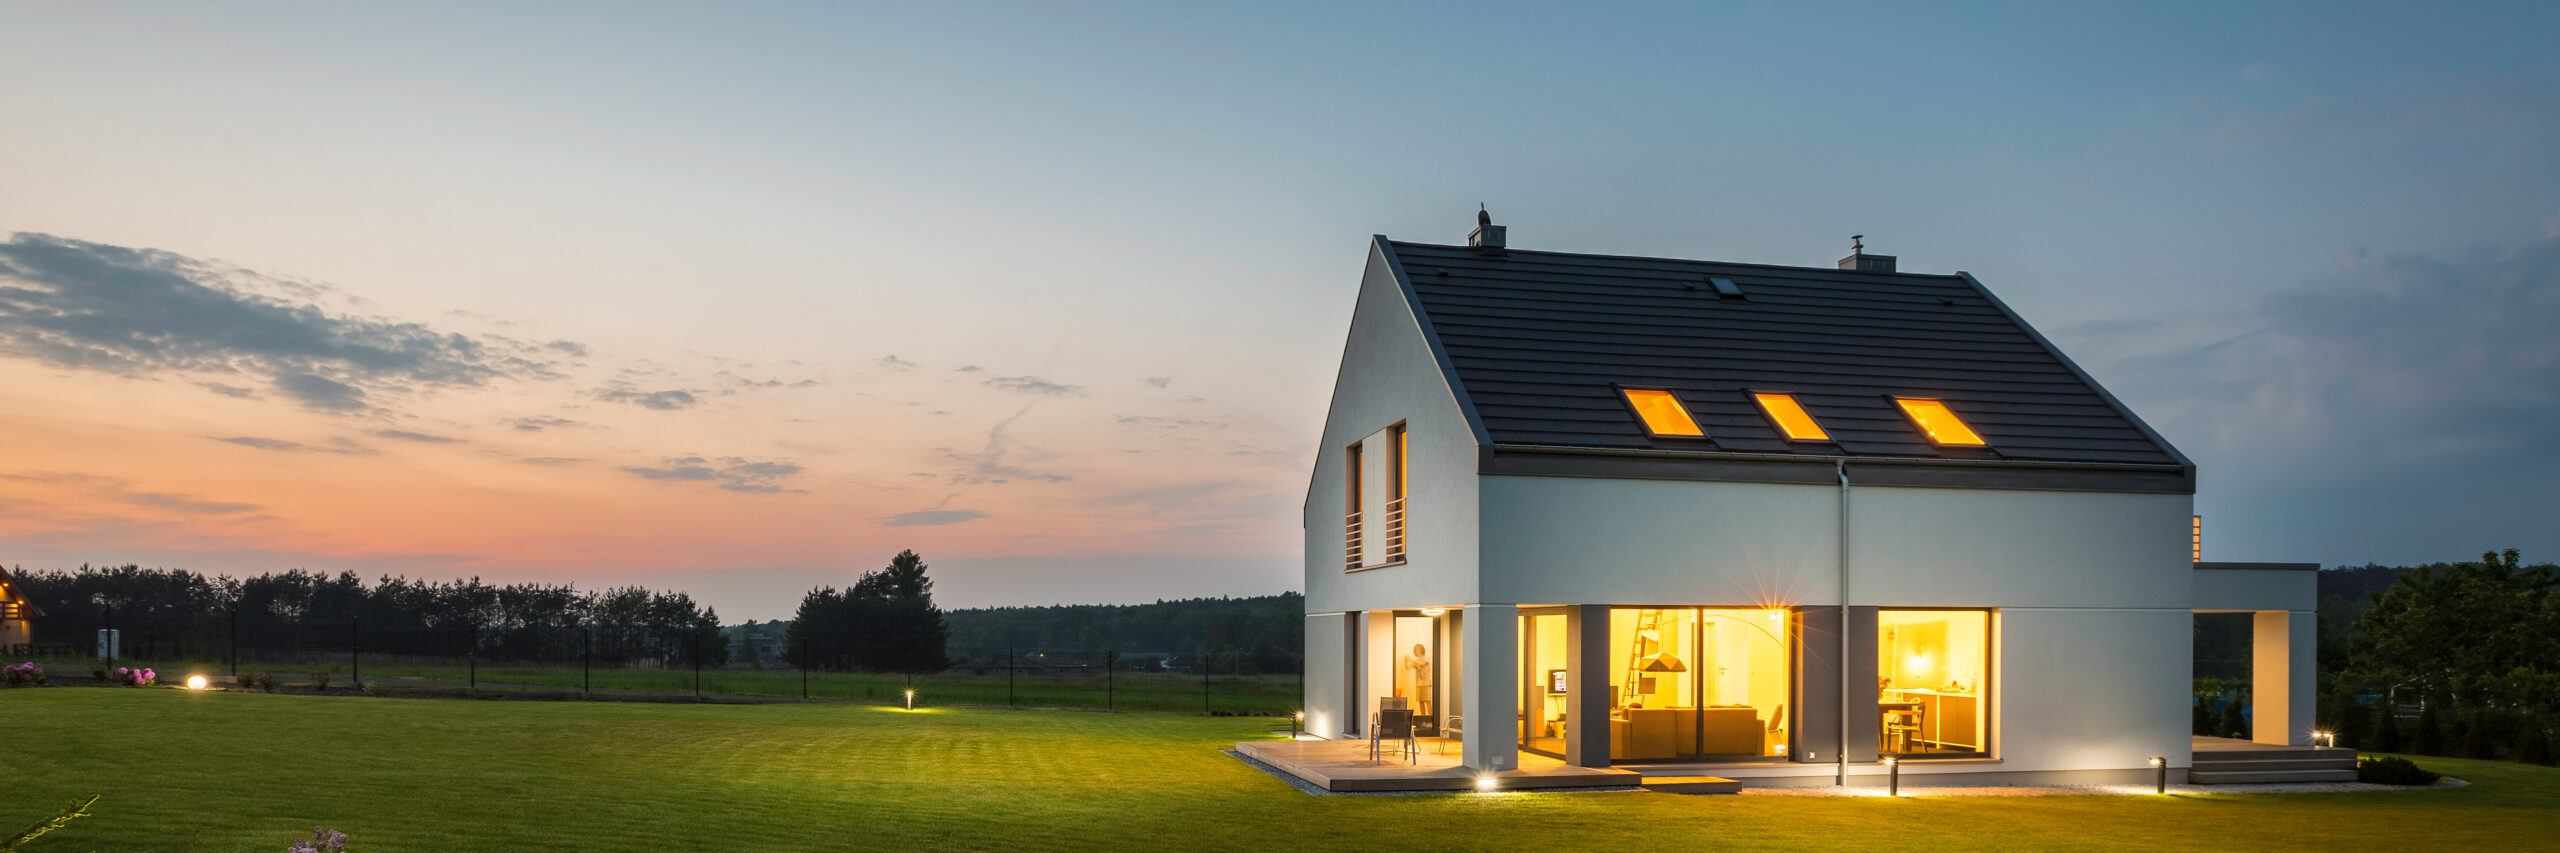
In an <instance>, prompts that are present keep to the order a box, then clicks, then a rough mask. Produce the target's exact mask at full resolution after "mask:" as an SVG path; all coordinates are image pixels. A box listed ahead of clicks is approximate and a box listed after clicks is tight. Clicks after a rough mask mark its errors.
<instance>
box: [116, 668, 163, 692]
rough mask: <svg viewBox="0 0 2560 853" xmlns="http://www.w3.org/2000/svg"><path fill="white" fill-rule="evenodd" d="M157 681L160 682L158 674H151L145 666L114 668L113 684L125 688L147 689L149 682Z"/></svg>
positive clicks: (149, 669)
mask: <svg viewBox="0 0 2560 853" xmlns="http://www.w3.org/2000/svg"><path fill="white" fill-rule="evenodd" d="M158 680H160V675H159V673H155V672H152V671H151V668H150V667H147V666H144V667H121V666H119V667H116V678H115V683H117V684H121V685H124V686H126V687H149V686H151V682H154V681H158Z"/></svg>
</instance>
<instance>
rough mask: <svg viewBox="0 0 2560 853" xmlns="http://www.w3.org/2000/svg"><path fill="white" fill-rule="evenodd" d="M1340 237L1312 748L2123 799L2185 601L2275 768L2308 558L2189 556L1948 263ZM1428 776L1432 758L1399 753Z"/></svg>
mask: <svg viewBox="0 0 2560 853" xmlns="http://www.w3.org/2000/svg"><path fill="white" fill-rule="evenodd" d="M1506 243H1507V241H1506V239H1505V228H1504V226H1499V225H1493V224H1492V223H1491V222H1490V220H1489V218H1485V217H1482V216H1481V215H1480V217H1479V220H1478V226H1477V229H1476V230H1475V232H1474V233H1473V234H1471V235H1470V236H1469V238H1468V240H1467V244H1466V245H1463V246H1447V245H1427V244H1420V243H1405V242H1397V241H1392V240H1389V239H1387V238H1385V237H1383V236H1381V237H1376V238H1374V239H1373V240H1372V241H1371V243H1370V245H1369V249H1368V252H1369V255H1368V265H1367V270H1366V273H1365V275H1364V276H1363V278H1362V281H1361V286H1360V294H1359V301H1358V305H1357V307H1356V309H1355V311H1354V314H1353V319H1352V323H1351V329H1350V334H1349V339H1348V341H1347V343H1346V344H1345V347H1344V351H1343V356H1342V364H1341V369H1340V374H1339V378H1338V379H1337V380H1336V384H1335V388H1334V392H1333V399H1332V407H1331V411H1330V412H1329V414H1328V415H1327V417H1326V422H1325V428H1324V438H1323V445H1322V452H1321V454H1320V455H1319V457H1318V461H1317V463H1316V466H1315V470H1314V473H1313V476H1312V477H1311V479H1310V482H1309V485H1308V490H1307V496H1306V504H1305V531H1306V590H1307V598H1306V601H1307V674H1306V697H1305V702H1306V705H1305V708H1306V712H1305V713H1306V718H1307V728H1308V730H1309V731H1312V732H1315V733H1317V734H1318V735H1321V736H1324V737H1328V738H1360V737H1365V732H1366V727H1367V726H1368V725H1369V724H1370V719H1371V715H1372V713H1373V712H1375V711H1377V710H1378V709H1379V708H1380V707H1381V700H1382V699H1388V698H1391V697H1400V698H1402V699H1403V702H1402V704H1404V705H1405V706H1406V707H1407V708H1409V709H1411V710H1412V711H1413V712H1414V714H1415V721H1416V723H1417V724H1418V725H1419V727H1420V728H1421V730H1422V731H1421V734H1422V735H1423V736H1425V737H1431V736H1454V737H1455V739H1456V740H1458V741H1459V742H1460V743H1461V744H1462V748H1461V749H1460V752H1461V753H1462V754H1461V755H1460V757H1459V758H1458V759H1456V760H1458V761H1460V762H1461V763H1462V765H1463V767H1464V768H1466V769H1467V771H1468V772H1473V773H1479V774H1498V773H1501V772H1503V771H1513V770H1516V769H1517V768H1519V767H1520V766H1521V764H1522V761H1523V756H1539V757H1540V758H1538V759H1536V760H1537V761H1539V762H1540V763H1541V764H1542V765H1555V766H1562V767H1566V768H1572V767H1584V768H1593V767H1634V768H1646V767H1671V768H1695V769H1697V770H1698V771H1700V772H1713V773H1714V774H1716V775H1717V776H1719V777H1727V778H1731V779H1738V780H1743V781H1745V782H1748V783H1750V784H1766V785H1784V784H1833V783H1835V782H1845V781H1847V780H1848V779H1849V778H1850V777H1872V776H1874V775H1875V774H1881V773H1883V772H1884V770H1883V768H1884V767H1885V766H1886V764H1885V762H1883V761H1882V759H1884V758H1887V757H1892V758H1894V759H1896V762H1895V763H1897V764H1899V772H1901V773H1902V774H1903V775H1904V776H1914V775H1921V776H1929V777H1931V779H1930V782H1929V783H1930V784H1973V783H1992V782H2001V783H2017V782H2045V783H2071V782H2091V783H2135V782H2139V783H2143V784H2146V785H2147V784H2149V783H2150V782H2151V781H2152V780H2153V779H2154V774H2155V773H2156V772H2157V771H2156V769H2155V763H2154V760H2155V759H2157V760H2158V762H2159V764H2160V765H2165V766H2167V767H2169V768H2170V769H2171V771H2172V774H2173V775H2172V778H2173V779H2174V778H2184V776H2185V773H2186V770H2187V769H2188V768H2189V767H2190V765H2191V751H2190V734H2189V725H2190V719H2191V717H2190V704H2189V702H2190V696H2191V695H2192V691H2191V687H2190V685H2191V681H2192V654H2193V653H2192V635H2193V619H2194V617H2193V614H2194V613H2196V612H2200V611H2248V612H2253V613H2256V614H2258V616H2257V617H2256V618H2257V625H2258V631H2257V635H2256V638H2257V643H2256V647H2255V654H2256V655H2257V660H2258V664H2257V680H2256V685H2255V686H2256V691H2255V692H2256V699H2255V702H2254V708H2255V710H2254V714H2255V725H2256V726H2257V730H2256V732H2255V738H2256V740H2257V741H2259V742H2261V743H2265V744H2291V745H2300V744H2306V743H2308V738H2309V736H2310V729H2311V727H2312V723H2311V711H2312V704H2311V691H2312V681H2311V678H2312V654H2313V642H2312V638H2313V635H2312V631H2313V623H2312V611H2313V609H2314V606H2315V602H2314V594H2313V576H2312V574H2311V573H2310V572H2308V571H2306V569H2308V568H2311V567H2308V566H2299V565H2290V564H2287V565H2272V564H2216V563H2204V562H2201V551H2200V545H2199V543H2200V535H2201V534H2200V529H2201V528H2200V524H2199V522H2198V519H2197V516H2196V515H2195V511H2194V495H2195V489H2196V469H2195V466H2194V465H2193V464H2192V463H2191V462H2189V461H2188V460H2187V458H2186V457H2185V456H2183V455H2181V454H2180V453H2179V452H2178V450H2177V449H2176V448H2174V447H2172V446H2170V445H2169V443H2168V442H2167V441H2165V440H2163V439H2162V438H2161V437H2160V435H2159V434H2158V433H2156V432H2154V431H2152V430H2151V428H2149V427H2148V426H2146V425H2144V423H2143V422H2142V420H2141V418H2139V417H2137V416H2136V415H2135V414H2134V413H2133V412H2132V411H2130V410H2129V409H2127V408H2126V407H2125V406H2124V405H2123V404H2122V403H2121V402H2119V401H2117V400H2116V399H2115V398H2114V397H2113V396H2111V395H2109V394H2108V393H2107V391H2106V389H2104V388H2102V387H2100V386H2099V385H2098V383H2097V382H2096V381H2095V380H2093V379H2091V378H2090V377H2089V375H2088V374H2087V373H2085V372H2083V371H2082V370H2080V369H2079V368H2078V367H2077V366H2075V365H2074V364H2073V363H2072V362H2071V360H2070V359H2069V358H2068V357H2066V356H2064V355H2063V353H2062V352H2060V351H2059V350H2057V349H2055V348H2054V346H2053V344H2052V343H2051V342H2050V341H2047V340H2046V339H2045V338H2044V336H2042V335H2040V334H2038V333H2037V332H2036V330H2035V329H2034V328H2033V327H2031V326H2029V325H2028V324H2027V322H2026V321H2025V320H2023V319H2021V318H2020V317H2019V316H2018V315H2017V313H2016V312H2014V311H2012V310H2010V309H2009V307H2008V306H2007V305H2004V304H2002V302H2001V301H2000V300H1999V298H1997V297H1995V296H1994V295H1992V293H1991V291H1990V290H1989V289H1988V288H1986V287H1985V286H1984V285H1983V283H1982V282H1980V281H1977V280H1975V278H1974V277H1973V276H1971V275H1969V274H1966V273H1962V272H1958V273H1954V274H1924V273H1911V272H1903V271H1900V270H1897V269H1896V268H1895V267H1896V263H1895V259H1894V258H1892V257H1889V256H1882V255H1875V254H1869V253H1866V252H1865V251H1864V249H1863V247H1862V246H1853V250H1852V254H1850V255H1849V256H1848V257H1846V258H1843V259H1841V260H1840V261H1839V262H1838V265H1837V266H1836V268H1835V267H1786V266H1765V265H1756V264H1740V263H1719V262H1709V261H1693V260H1675V259H1664V258H1637V257H1614V256H1602V255H1584V254H1567V253H1560V252H1542V251H1526V250H1521V249H1515V248H1511V247H1509V246H1508V245H1506ZM1426 751H1428V750H1426Z"/></svg>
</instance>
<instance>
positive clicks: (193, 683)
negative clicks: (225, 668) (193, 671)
mask: <svg viewBox="0 0 2560 853" xmlns="http://www.w3.org/2000/svg"><path fill="white" fill-rule="evenodd" d="M211 683H212V682H210V681H206V680H204V676H201V675H190V676H187V689H189V690H203V689H204V688H205V686H206V685H208V684H211Z"/></svg>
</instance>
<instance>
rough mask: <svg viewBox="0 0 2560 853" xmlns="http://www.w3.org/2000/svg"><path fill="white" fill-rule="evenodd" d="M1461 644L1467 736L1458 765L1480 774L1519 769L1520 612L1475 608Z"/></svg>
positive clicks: (1512, 608) (1494, 606) (1499, 606)
mask: <svg viewBox="0 0 2560 853" xmlns="http://www.w3.org/2000/svg"><path fill="white" fill-rule="evenodd" d="M1466 614H1467V615H1466V619H1464V620H1462V624H1463V626H1464V627H1463V629H1462V630H1461V631H1460V632H1459V633H1460V634H1461V635H1462V637H1463V638H1464V639H1463V642H1461V643H1460V644H1459V645H1461V646H1462V647H1463V648H1464V655H1465V657H1464V658H1463V660H1464V661H1465V663H1464V666H1465V667H1466V669H1467V672H1466V678H1465V680H1464V681H1463V684H1464V685H1465V686H1464V687H1463V688H1462V689H1464V690H1465V691H1466V696H1467V702H1466V709H1467V710H1466V715H1467V728H1466V733H1465V734H1464V735H1463V736H1462V737H1460V738H1459V741H1460V743H1461V744H1462V748H1461V749H1460V753H1461V755H1460V760H1462V761H1464V762H1465V763H1466V765H1467V766H1468V767H1472V768H1475V769H1477V770H1481V771H1497V770H1516V769H1519V767H1520V720H1519V718H1518V716H1517V715H1518V713H1519V708H1520V607H1519V605H1516V604H1477V605H1470V606H1469V607H1467V609H1466Z"/></svg>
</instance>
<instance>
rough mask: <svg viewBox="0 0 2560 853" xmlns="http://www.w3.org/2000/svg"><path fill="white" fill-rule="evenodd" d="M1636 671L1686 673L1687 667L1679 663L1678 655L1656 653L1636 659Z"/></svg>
mask: <svg viewBox="0 0 2560 853" xmlns="http://www.w3.org/2000/svg"><path fill="white" fill-rule="evenodd" d="M1636 669H1637V671H1639V672H1688V671H1689V665H1688V664H1686V663H1683V662H1681V660H1680V656H1679V655H1675V654H1672V653H1670V652H1656V653H1654V654H1649V655H1645V656H1644V657H1641V658H1638V659H1636Z"/></svg>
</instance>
